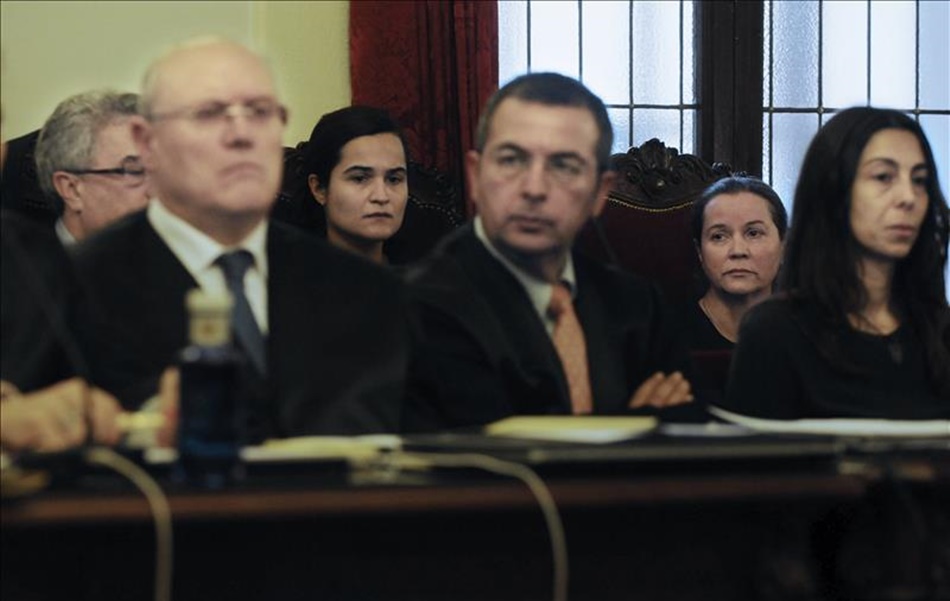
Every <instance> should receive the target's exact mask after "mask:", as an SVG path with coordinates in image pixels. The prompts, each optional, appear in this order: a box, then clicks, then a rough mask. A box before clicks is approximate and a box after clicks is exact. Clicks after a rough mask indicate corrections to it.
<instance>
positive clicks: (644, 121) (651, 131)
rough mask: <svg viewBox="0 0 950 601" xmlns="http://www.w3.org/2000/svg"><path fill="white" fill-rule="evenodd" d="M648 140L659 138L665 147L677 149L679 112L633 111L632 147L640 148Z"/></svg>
mask: <svg viewBox="0 0 950 601" xmlns="http://www.w3.org/2000/svg"><path fill="white" fill-rule="evenodd" d="M650 138H659V139H660V141H661V142H663V143H664V144H666V145H667V146H673V147H679V146H680V145H681V144H680V113H679V111H677V110H672V109H634V111H633V144H634V146H640V145H641V144H643V143H644V142H646V141H647V140H649V139H650Z"/></svg>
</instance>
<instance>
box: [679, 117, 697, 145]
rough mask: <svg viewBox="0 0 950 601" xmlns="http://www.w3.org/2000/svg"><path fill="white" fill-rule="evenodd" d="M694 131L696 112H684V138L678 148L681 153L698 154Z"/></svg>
mask: <svg viewBox="0 0 950 601" xmlns="http://www.w3.org/2000/svg"><path fill="white" fill-rule="evenodd" d="M694 131H696V111H689V110H688V111H683V138H682V139H681V140H680V144H679V146H678V148H679V150H680V152H683V153H687V154H696V140H695V136H693V132H694Z"/></svg>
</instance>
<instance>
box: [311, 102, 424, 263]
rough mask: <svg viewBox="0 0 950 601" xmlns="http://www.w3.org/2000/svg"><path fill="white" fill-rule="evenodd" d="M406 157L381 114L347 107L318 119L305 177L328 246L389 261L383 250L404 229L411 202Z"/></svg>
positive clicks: (397, 133)
mask: <svg viewBox="0 0 950 601" xmlns="http://www.w3.org/2000/svg"><path fill="white" fill-rule="evenodd" d="M406 155H407V152H406V144H405V141H404V139H403V135H402V130H401V129H400V127H399V125H398V124H397V123H396V121H395V120H393V118H392V117H390V116H389V114H388V113H387V112H386V111H384V110H383V109H378V108H374V107H368V106H351V107H347V108H343V109H339V110H336V111H333V112H332V113H327V114H326V115H324V116H323V117H321V118H320V121H318V122H317V124H316V126H314V128H313V132H312V133H311V134H310V141H309V142H308V144H307V151H306V153H305V157H304V161H305V165H304V172H305V173H307V174H308V175H307V186H308V188H309V190H310V193H311V195H312V196H313V200H314V201H315V202H317V203H318V204H320V205H321V206H322V207H323V209H324V211H325V214H326V237H327V240H328V241H329V242H330V244H332V245H334V246H337V247H339V248H342V249H343V250H346V251H349V252H352V253H355V254H357V255H360V256H363V257H365V258H366V259H369V260H370V261H374V262H377V263H386V262H387V260H386V255H385V253H384V249H383V245H384V243H385V242H386V241H387V240H389V238H391V237H392V236H393V235H394V234H395V233H396V232H397V231H399V228H400V227H401V226H402V222H403V217H404V216H405V211H406V203H407V202H408V198H409V187H408V186H409V184H408V175H407V166H406V165H407V158H406Z"/></svg>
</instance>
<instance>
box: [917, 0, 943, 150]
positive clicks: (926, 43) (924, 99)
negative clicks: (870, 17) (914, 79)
mask: <svg viewBox="0 0 950 601" xmlns="http://www.w3.org/2000/svg"><path fill="white" fill-rule="evenodd" d="M918 6H919V7H920V18H919V21H918V22H919V23H920V48H921V52H920V75H919V77H920V107H921V108H924V109H946V108H947V107H948V106H950V65H948V62H950V59H948V57H950V37H948V36H947V32H948V31H950V2H921V3H920V4H919V5H918ZM924 49H926V51H924ZM943 164H944V165H948V164H950V163H943Z"/></svg>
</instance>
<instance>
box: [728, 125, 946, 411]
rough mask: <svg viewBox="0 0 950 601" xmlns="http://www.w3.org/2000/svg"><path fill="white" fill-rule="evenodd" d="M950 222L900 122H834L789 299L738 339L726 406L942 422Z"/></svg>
mask: <svg viewBox="0 0 950 601" xmlns="http://www.w3.org/2000/svg"><path fill="white" fill-rule="evenodd" d="M947 235H948V209H947V202H946V199H945V198H944V196H943V194H942V192H941V191H940V186H939V182H938V179H937V166H936V164H935V162H934V158H933V152H932V151H931V148H930V144H929V143H928V142H927V138H926V137H925V136H924V133H923V131H922V130H921V128H920V126H919V125H918V123H917V122H916V121H914V120H913V119H912V118H910V117H908V116H907V115H906V114H904V113H900V112H897V111H892V110H884V109H876V108H870V107H860V108H851V109H847V110H844V111H842V112H840V113H838V114H836V115H835V116H834V117H833V118H831V119H830V120H829V121H828V123H827V124H826V125H825V126H824V127H822V128H821V130H820V131H819V132H818V134H817V135H816V136H815V138H814V139H813V140H812V143H811V145H810V147H809V149H808V152H807V153H806V155H805V160H804V163H803V165H802V170H801V173H800V175H799V179H798V185H797V187H796V190H795V206H794V208H793V212H792V225H791V229H790V231H789V235H788V239H787V240H786V247H785V261H784V267H783V272H782V275H781V276H780V288H781V289H782V291H783V294H782V295H780V296H779V297H777V298H776V297H773V299H770V300H767V301H765V302H763V303H762V304H760V305H758V306H757V307H755V308H754V309H752V310H751V311H750V312H749V313H748V314H747V315H746V318H745V320H744V322H743V324H742V326H741V329H740V335H739V344H738V347H737V349H736V352H735V354H734V356H733V365H732V373H731V378H730V383H729V389H728V393H727V399H726V402H725V403H724V405H725V407H726V408H727V409H731V410H734V411H737V412H739V413H744V414H749V415H757V416H762V417H769V418H778V419H794V418H803V417H834V416H843V417H878V418H894V419H927V418H947V417H950V309H948V306H947V297H946V288H945V278H944V268H945V266H946V262H947Z"/></svg>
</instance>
